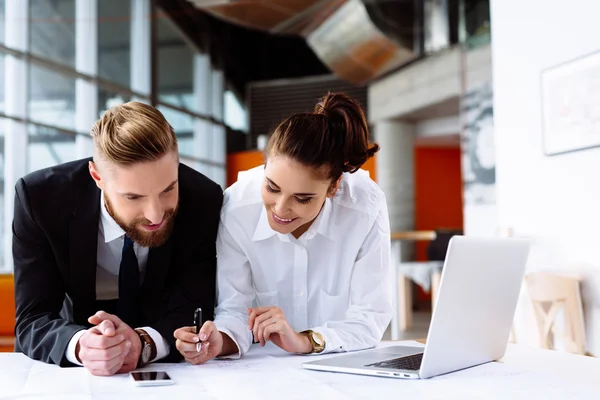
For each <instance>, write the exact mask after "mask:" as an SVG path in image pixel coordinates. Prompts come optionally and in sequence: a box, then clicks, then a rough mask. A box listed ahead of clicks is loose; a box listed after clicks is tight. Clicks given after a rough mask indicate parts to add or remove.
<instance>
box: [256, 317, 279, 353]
mask: <svg viewBox="0 0 600 400" xmlns="http://www.w3.org/2000/svg"><path fill="white" fill-rule="evenodd" d="M263 315H264V314H263ZM261 316H262V315H261ZM277 322H278V320H277V318H275V317H272V318H269V319H267V320H266V321H263V322H261V323H260V324H259V325H258V335H257V336H256V340H258V342H259V343H260V345H261V346H264V345H265V344H266V343H267V339H266V338H265V336H264V331H265V329H266V328H267V327H269V326H271V325H273V324H276V323H277ZM255 325H256V323H255Z"/></svg>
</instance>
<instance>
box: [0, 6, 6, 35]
mask: <svg viewBox="0 0 600 400" xmlns="http://www.w3.org/2000/svg"><path fill="white" fill-rule="evenodd" d="M4 3H5V0H0V43H4V27H5V26H6V25H4V24H5V19H6V17H5V15H6V12H5V11H4V8H5V7H4Z"/></svg>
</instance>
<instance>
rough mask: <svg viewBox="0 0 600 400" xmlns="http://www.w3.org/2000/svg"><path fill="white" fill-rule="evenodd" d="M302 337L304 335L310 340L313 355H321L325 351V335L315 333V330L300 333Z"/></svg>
mask: <svg viewBox="0 0 600 400" xmlns="http://www.w3.org/2000/svg"><path fill="white" fill-rule="evenodd" d="M300 334H301V335H304V336H306V337H307V338H308V340H309V342H310V344H311V345H312V351H311V354H312V353H321V352H322V351H323V350H325V339H323V335H321V334H320V333H319V332H315V331H313V330H310V329H309V330H306V331H302V332H300Z"/></svg>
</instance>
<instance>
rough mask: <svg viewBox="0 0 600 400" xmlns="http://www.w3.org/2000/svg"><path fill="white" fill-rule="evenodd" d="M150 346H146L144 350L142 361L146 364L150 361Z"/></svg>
mask: <svg viewBox="0 0 600 400" xmlns="http://www.w3.org/2000/svg"><path fill="white" fill-rule="evenodd" d="M150 351H151V349H150V346H149V345H148V344H145V345H144V348H143V349H142V361H143V362H144V363H147V362H148V361H149V360H150Z"/></svg>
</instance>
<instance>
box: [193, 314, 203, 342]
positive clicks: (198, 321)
mask: <svg viewBox="0 0 600 400" xmlns="http://www.w3.org/2000/svg"><path fill="white" fill-rule="evenodd" d="M194 326H195V327H196V335H198V334H200V329H201V328H202V309H201V308H200V307H198V308H196V311H194ZM201 348H202V342H198V343H196V351H197V352H198V353H200V349H201Z"/></svg>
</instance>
